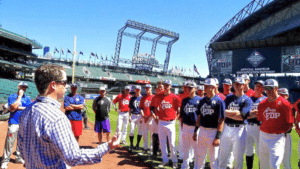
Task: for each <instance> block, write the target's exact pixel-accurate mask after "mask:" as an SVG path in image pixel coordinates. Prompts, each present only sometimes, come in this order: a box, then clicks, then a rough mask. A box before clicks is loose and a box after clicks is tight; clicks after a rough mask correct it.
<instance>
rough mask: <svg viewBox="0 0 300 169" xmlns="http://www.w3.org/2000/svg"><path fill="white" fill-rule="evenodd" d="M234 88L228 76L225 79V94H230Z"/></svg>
mask: <svg viewBox="0 0 300 169" xmlns="http://www.w3.org/2000/svg"><path fill="white" fill-rule="evenodd" d="M231 88H232V81H231V80H230V79H228V78H226V79H224V80H223V94H224V95H225V96H227V95H229V94H230V93H231Z"/></svg>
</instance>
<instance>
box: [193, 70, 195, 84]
mask: <svg viewBox="0 0 300 169" xmlns="http://www.w3.org/2000/svg"><path fill="white" fill-rule="evenodd" d="M193 70H194V71H193V81H194V78H195V76H194V72H195V68H194V69H193Z"/></svg>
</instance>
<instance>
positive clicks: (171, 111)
mask: <svg viewBox="0 0 300 169" xmlns="http://www.w3.org/2000/svg"><path fill="white" fill-rule="evenodd" d="M171 88H172V81H171V80H169V79H167V80H165V81H164V93H163V94H160V95H159V96H157V98H156V100H155V104H154V107H157V108H158V118H159V122H158V128H159V131H158V135H159V143H160V147H161V151H162V159H163V163H162V164H161V165H159V167H164V166H167V165H168V162H169V158H168V154H167V147H166V138H167V136H168V138H169V139H168V141H169V145H170V151H171V155H170V157H171V159H172V161H173V168H177V154H176V148H175V139H176V128H175V120H176V119H177V117H178V116H179V113H180V112H179V109H180V104H181V103H180V98H179V97H178V96H176V95H175V94H173V93H172V92H171Z"/></svg>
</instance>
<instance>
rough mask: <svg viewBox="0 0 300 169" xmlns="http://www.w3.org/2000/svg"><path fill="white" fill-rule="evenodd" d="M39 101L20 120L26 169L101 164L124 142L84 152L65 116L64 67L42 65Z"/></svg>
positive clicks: (37, 75)
mask: <svg viewBox="0 0 300 169" xmlns="http://www.w3.org/2000/svg"><path fill="white" fill-rule="evenodd" d="M34 80H35V84H36V87H37V90H38V91H39V94H40V95H39V96H38V97H37V99H36V101H35V102H33V103H32V104H31V105H30V106H29V107H27V108H26V109H25V110H24V112H23V114H22V115H21V117H20V129H19V139H20V140H19V142H18V146H19V149H20V153H21V156H22V157H23V158H24V160H25V165H26V168H62V169H63V168H68V165H69V166H76V165H89V164H95V163H99V162H101V160H102V156H103V155H105V154H106V153H108V152H109V151H110V150H112V149H114V148H116V147H117V146H118V144H119V142H120V140H119V139H118V136H115V137H114V138H113V139H112V140H111V141H109V142H108V143H104V144H101V145H99V146H98V147H96V148H94V149H80V147H79V145H78V143H77V141H76V139H75V137H74V134H73V132H72V128H71V124H70V121H69V119H68V118H67V117H66V115H65V114H64V113H63V112H61V110H60V107H61V104H60V103H59V101H62V100H63V98H64V94H65V92H66V88H65V87H66V83H67V76H66V71H65V69H64V68H63V67H61V66H58V65H52V64H48V65H42V66H40V67H39V68H38V69H37V70H36V71H35V79H34Z"/></svg>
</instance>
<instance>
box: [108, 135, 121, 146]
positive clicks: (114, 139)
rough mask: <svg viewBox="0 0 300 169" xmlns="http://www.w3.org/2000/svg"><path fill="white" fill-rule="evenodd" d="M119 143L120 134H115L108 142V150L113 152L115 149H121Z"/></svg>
mask: <svg viewBox="0 0 300 169" xmlns="http://www.w3.org/2000/svg"><path fill="white" fill-rule="evenodd" d="M120 141H121V137H120V133H116V134H115V135H114V136H113V137H112V139H111V140H109V141H108V145H109V149H110V150H114V149H115V148H118V147H121V145H120Z"/></svg>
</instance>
